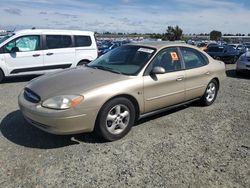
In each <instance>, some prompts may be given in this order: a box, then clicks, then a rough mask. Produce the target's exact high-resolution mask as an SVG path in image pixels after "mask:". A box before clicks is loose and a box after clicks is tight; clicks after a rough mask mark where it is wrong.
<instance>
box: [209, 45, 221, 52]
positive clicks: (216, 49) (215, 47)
mask: <svg viewBox="0 0 250 188" xmlns="http://www.w3.org/2000/svg"><path fill="white" fill-rule="evenodd" d="M223 51H224V47H223V46H210V47H209V48H208V52H223Z"/></svg>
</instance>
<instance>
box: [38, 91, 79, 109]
mask: <svg viewBox="0 0 250 188" xmlns="http://www.w3.org/2000/svg"><path fill="white" fill-rule="evenodd" d="M82 100H83V96H79V95H60V96H55V97H51V98H49V99H47V100H45V101H44V102H43V103H42V106H43V107H45V108H52V109H58V110H64V109H68V108H72V107H75V106H77V105H78V104H79V103H80V102H81V101H82Z"/></svg>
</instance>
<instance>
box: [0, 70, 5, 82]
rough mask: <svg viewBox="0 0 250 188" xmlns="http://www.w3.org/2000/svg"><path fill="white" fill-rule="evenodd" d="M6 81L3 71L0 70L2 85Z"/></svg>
mask: <svg viewBox="0 0 250 188" xmlns="http://www.w3.org/2000/svg"><path fill="white" fill-rule="evenodd" d="M3 80H4V73H3V71H2V70H1V69H0V83H1V82H2V81H3Z"/></svg>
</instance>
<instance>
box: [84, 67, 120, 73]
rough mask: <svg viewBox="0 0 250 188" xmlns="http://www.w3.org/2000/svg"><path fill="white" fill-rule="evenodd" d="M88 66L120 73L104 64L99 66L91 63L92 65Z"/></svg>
mask: <svg viewBox="0 0 250 188" xmlns="http://www.w3.org/2000/svg"><path fill="white" fill-rule="evenodd" d="M88 67H92V68H97V69H100V70H106V71H110V72H113V73H117V74H122V73H121V72H120V71H118V70H115V69H112V68H110V67H104V66H101V65H92V66H88Z"/></svg>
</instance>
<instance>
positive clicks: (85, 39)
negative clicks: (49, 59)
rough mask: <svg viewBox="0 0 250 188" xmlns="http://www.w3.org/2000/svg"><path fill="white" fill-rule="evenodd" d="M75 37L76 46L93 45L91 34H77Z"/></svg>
mask: <svg viewBox="0 0 250 188" xmlns="http://www.w3.org/2000/svg"><path fill="white" fill-rule="evenodd" d="M74 38H75V47H83V46H91V44H92V41H91V38H90V36H80V35H78V36H77V35H76V36H74Z"/></svg>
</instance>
